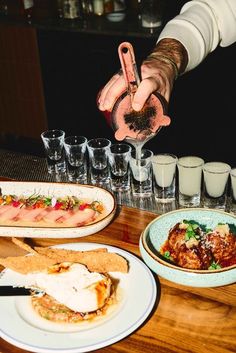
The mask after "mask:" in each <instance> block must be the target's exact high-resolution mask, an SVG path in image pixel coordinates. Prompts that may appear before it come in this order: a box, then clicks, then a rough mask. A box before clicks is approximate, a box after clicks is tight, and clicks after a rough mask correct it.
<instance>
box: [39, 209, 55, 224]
mask: <svg viewBox="0 0 236 353" xmlns="http://www.w3.org/2000/svg"><path fill="white" fill-rule="evenodd" d="M51 211H52V208H51V207H46V208H41V212H40V213H39V214H38V215H37V216H36V217H35V221H37V222H39V221H41V220H43V218H44V217H45V216H46V215H47V214H48V213H49V212H51Z"/></svg>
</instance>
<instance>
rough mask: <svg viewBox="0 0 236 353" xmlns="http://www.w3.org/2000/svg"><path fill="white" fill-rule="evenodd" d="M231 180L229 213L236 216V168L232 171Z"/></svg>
mask: <svg viewBox="0 0 236 353" xmlns="http://www.w3.org/2000/svg"><path fill="white" fill-rule="evenodd" d="M230 180H231V187H230V198H229V212H230V213H233V214H235V215H236V168H233V169H231V171H230Z"/></svg>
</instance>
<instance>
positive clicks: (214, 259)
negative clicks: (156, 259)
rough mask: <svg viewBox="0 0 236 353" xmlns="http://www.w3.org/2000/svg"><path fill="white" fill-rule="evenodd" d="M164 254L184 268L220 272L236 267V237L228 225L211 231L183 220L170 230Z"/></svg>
mask: <svg viewBox="0 0 236 353" xmlns="http://www.w3.org/2000/svg"><path fill="white" fill-rule="evenodd" d="M160 253H161V255H162V256H164V257H165V259H167V260H168V261H170V262H172V263H173V264H175V265H178V266H180V267H184V268H189V269H195V270H218V269H220V268H224V267H227V266H232V265H235V264H236V234H235V233H234V232H233V230H232V229H231V227H230V225H229V224H227V223H218V224H217V225H216V226H215V227H214V229H211V228H209V227H207V226H206V225H201V224H199V223H198V222H196V221H194V220H183V221H181V222H178V223H177V224H175V225H174V226H173V227H172V228H171V229H170V231H169V234H168V239H167V240H166V242H165V243H164V244H163V245H162V246H161V249H160Z"/></svg>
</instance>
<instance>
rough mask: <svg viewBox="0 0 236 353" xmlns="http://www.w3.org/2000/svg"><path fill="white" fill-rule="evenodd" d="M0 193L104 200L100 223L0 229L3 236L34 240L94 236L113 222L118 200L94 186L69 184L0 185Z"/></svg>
mask: <svg viewBox="0 0 236 353" xmlns="http://www.w3.org/2000/svg"><path fill="white" fill-rule="evenodd" d="M0 188H1V192H2V194H4V195H8V194H11V195H12V194H13V195H14V194H15V195H24V196H30V195H33V194H41V195H46V196H47V195H49V196H55V197H65V196H77V197H79V198H81V199H90V200H98V201H101V202H102V203H103V204H104V206H105V212H104V216H103V218H101V219H99V220H98V221H97V222H96V221H95V222H94V223H91V224H87V225H85V226H82V227H68V228H67V227H66V228H65V227H62V228H60V227H55V228H53V227H43V228H42V227H25V226H24V227H21V226H15V227H12V226H1V225H0V236H4V237H30V238H31V237H32V238H78V237H83V236H86V235H90V234H94V233H96V232H98V231H100V230H101V229H103V228H105V227H106V226H107V225H108V224H109V223H110V222H111V220H112V218H113V217H114V215H115V211H116V203H115V198H114V196H113V195H112V193H111V192H109V191H108V190H105V189H103V188H100V187H97V186H92V185H78V184H70V183H48V182H21V181H16V182H13V181H2V182H0Z"/></svg>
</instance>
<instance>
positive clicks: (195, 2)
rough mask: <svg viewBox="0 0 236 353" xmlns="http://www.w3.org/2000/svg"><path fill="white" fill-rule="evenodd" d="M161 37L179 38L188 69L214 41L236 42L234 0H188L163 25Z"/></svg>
mask: <svg viewBox="0 0 236 353" xmlns="http://www.w3.org/2000/svg"><path fill="white" fill-rule="evenodd" d="M163 38H173V39H177V40H179V41H180V42H181V43H182V44H183V45H184V47H185V48H186V50H187V52H188V58H189V62H188V66H187V68H186V70H185V71H189V70H192V69H193V68H194V67H196V66H197V65H199V64H200V63H201V62H202V61H203V60H204V58H205V57H206V56H207V55H208V54H209V53H210V52H211V51H213V50H214V49H215V48H216V47H217V46H218V45H220V46H222V47H226V46H229V45H231V44H232V43H234V42H236V0H192V1H189V2H187V3H186V4H185V5H184V6H183V7H182V9H181V12H180V14H179V15H177V16H176V17H174V18H173V19H172V20H170V21H169V22H168V23H167V24H166V26H165V27H164V28H163V30H162V32H161V33H160V36H159V38H158V42H159V41H160V40H161V39H163Z"/></svg>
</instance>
